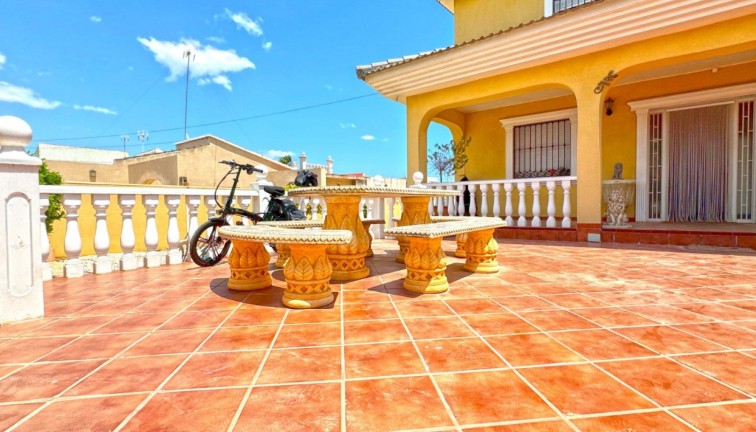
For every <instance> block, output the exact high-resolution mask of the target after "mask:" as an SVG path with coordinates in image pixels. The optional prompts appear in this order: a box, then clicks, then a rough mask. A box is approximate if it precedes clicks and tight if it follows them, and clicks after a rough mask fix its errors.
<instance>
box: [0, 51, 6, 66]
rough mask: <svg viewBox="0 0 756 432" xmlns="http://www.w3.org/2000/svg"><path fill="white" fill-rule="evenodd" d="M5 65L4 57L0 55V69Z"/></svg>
mask: <svg viewBox="0 0 756 432" xmlns="http://www.w3.org/2000/svg"><path fill="white" fill-rule="evenodd" d="M4 64H5V56H4V55H3V53H0V69H2V68H3V65H4Z"/></svg>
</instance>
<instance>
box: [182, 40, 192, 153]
mask: <svg viewBox="0 0 756 432" xmlns="http://www.w3.org/2000/svg"><path fill="white" fill-rule="evenodd" d="M184 58H185V59H186V94H185V95H184V139H189V135H188V134H187V133H186V117H187V114H188V112H189V111H188V110H189V61H190V60H194V54H192V50H191V49H187V50H186V51H184Z"/></svg>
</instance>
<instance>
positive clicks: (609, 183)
mask: <svg viewBox="0 0 756 432" xmlns="http://www.w3.org/2000/svg"><path fill="white" fill-rule="evenodd" d="M602 194H603V196H604V202H605V203H606V224H605V225H604V226H605V227H607V228H630V225H629V224H628V223H627V214H625V208H627V206H628V205H630V204H632V203H633V201H634V199H635V180H621V179H617V180H604V181H603V182H602Z"/></svg>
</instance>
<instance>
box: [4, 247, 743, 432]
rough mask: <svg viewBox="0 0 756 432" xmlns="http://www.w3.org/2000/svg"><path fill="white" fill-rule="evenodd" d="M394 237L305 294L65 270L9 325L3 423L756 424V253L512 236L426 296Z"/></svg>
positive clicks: (221, 277)
mask: <svg viewBox="0 0 756 432" xmlns="http://www.w3.org/2000/svg"><path fill="white" fill-rule="evenodd" d="M445 246H446V247H448V248H449V251H451V248H452V247H453V243H452V242H445ZM395 253H396V248H395V246H394V243H391V242H377V243H376V257H375V258H373V259H371V260H369V262H370V266H371V268H372V270H373V274H374V275H375V276H372V277H370V278H369V279H366V280H362V281H358V282H353V283H349V284H344V285H335V287H338V289H339V291H340V292H339V293H338V296H337V300H336V303H335V304H334V305H333V306H332V307H330V308H326V309H318V310H309V311H294V310H288V309H286V308H284V307H282V305H281V303H280V297H281V293H282V290H281V288H280V287H281V286H283V282H282V281H281V277H282V276H281V271H280V270H279V271H276V272H274V283H275V285H276V286H275V287H274V288H271V289H267V290H265V291H262V292H253V293H249V294H247V293H235V292H229V291H228V290H227V288H226V277H227V273H228V267H227V266H226V265H225V264H224V265H220V266H218V267H217V268H210V269H198V268H196V267H193V266H191V265H188V264H186V265H181V266H175V267H160V268H157V269H142V270H137V271H133V272H126V273H114V274H111V275H102V276H93V275H87V276H85V277H84V278H81V279H76V280H65V279H55V280H53V281H52V282H50V283H47V284H46V285H45V296H46V302H47V304H46V310H47V317H46V318H44V319H42V320H36V321H31V322H26V323H21V324H14V325H9V326H5V327H0V378H1V379H0V430H3V429H9V430H14V431H66V430H76V431H80V430H113V429H118V430H128V431H131V430H139V431H153V430H190V431H214V430H219V431H225V430H241V431H284V430H295V431H321V430H324V431H325V430H333V431H339V430H347V431H372V430H375V431H379V430H399V429H431V430H460V429H465V430H468V429H470V430H479V431H484V430H485V431H510V432H514V431H517V432H523V431H570V430H581V431H602V432H606V431H625V432H626V431H634V432H640V431H665V432H667V431H688V430H702V431H717V432H720V431H753V430H754V425H756V399H754V396H755V395H756V255H754V254H748V255H745V254H737V253H734V252H731V251H730V250H727V249H722V250H720V251H718V252H711V251H702V252H697V253H696V252H690V251H684V250H683V249H671V248H661V247H657V248H648V249H640V248H638V247H629V246H628V247H622V248H620V247H619V246H609V245H604V246H587V245H577V244H557V243H539V242H517V243H515V242H514V241H501V242H500V256H499V258H500V262H501V264H502V267H503V271H502V272H500V273H499V274H498V275H495V276H482V275H470V274H467V273H465V272H463V271H462V270H461V261H460V260H458V259H456V258H450V266H449V271H448V274H449V279H450V281H451V290H450V291H449V292H448V293H445V294H442V295H426V296H413V295H409V294H408V293H406V292H404V291H403V290H402V289H401V282H402V281H401V278H402V277H403V271H402V270H401V266H400V265H398V264H396V263H394V261H393V258H394V255H395Z"/></svg>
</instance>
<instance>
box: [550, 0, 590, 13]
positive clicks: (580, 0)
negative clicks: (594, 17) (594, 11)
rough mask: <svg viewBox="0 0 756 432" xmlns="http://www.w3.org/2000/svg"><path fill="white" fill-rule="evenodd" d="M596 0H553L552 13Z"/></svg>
mask: <svg viewBox="0 0 756 432" xmlns="http://www.w3.org/2000/svg"><path fill="white" fill-rule="evenodd" d="M594 1H596V0H554V13H557V12H562V11H566V10H567V9H572V8H574V7H577V6H580V5H584V4H586V3H591V2H594Z"/></svg>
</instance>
